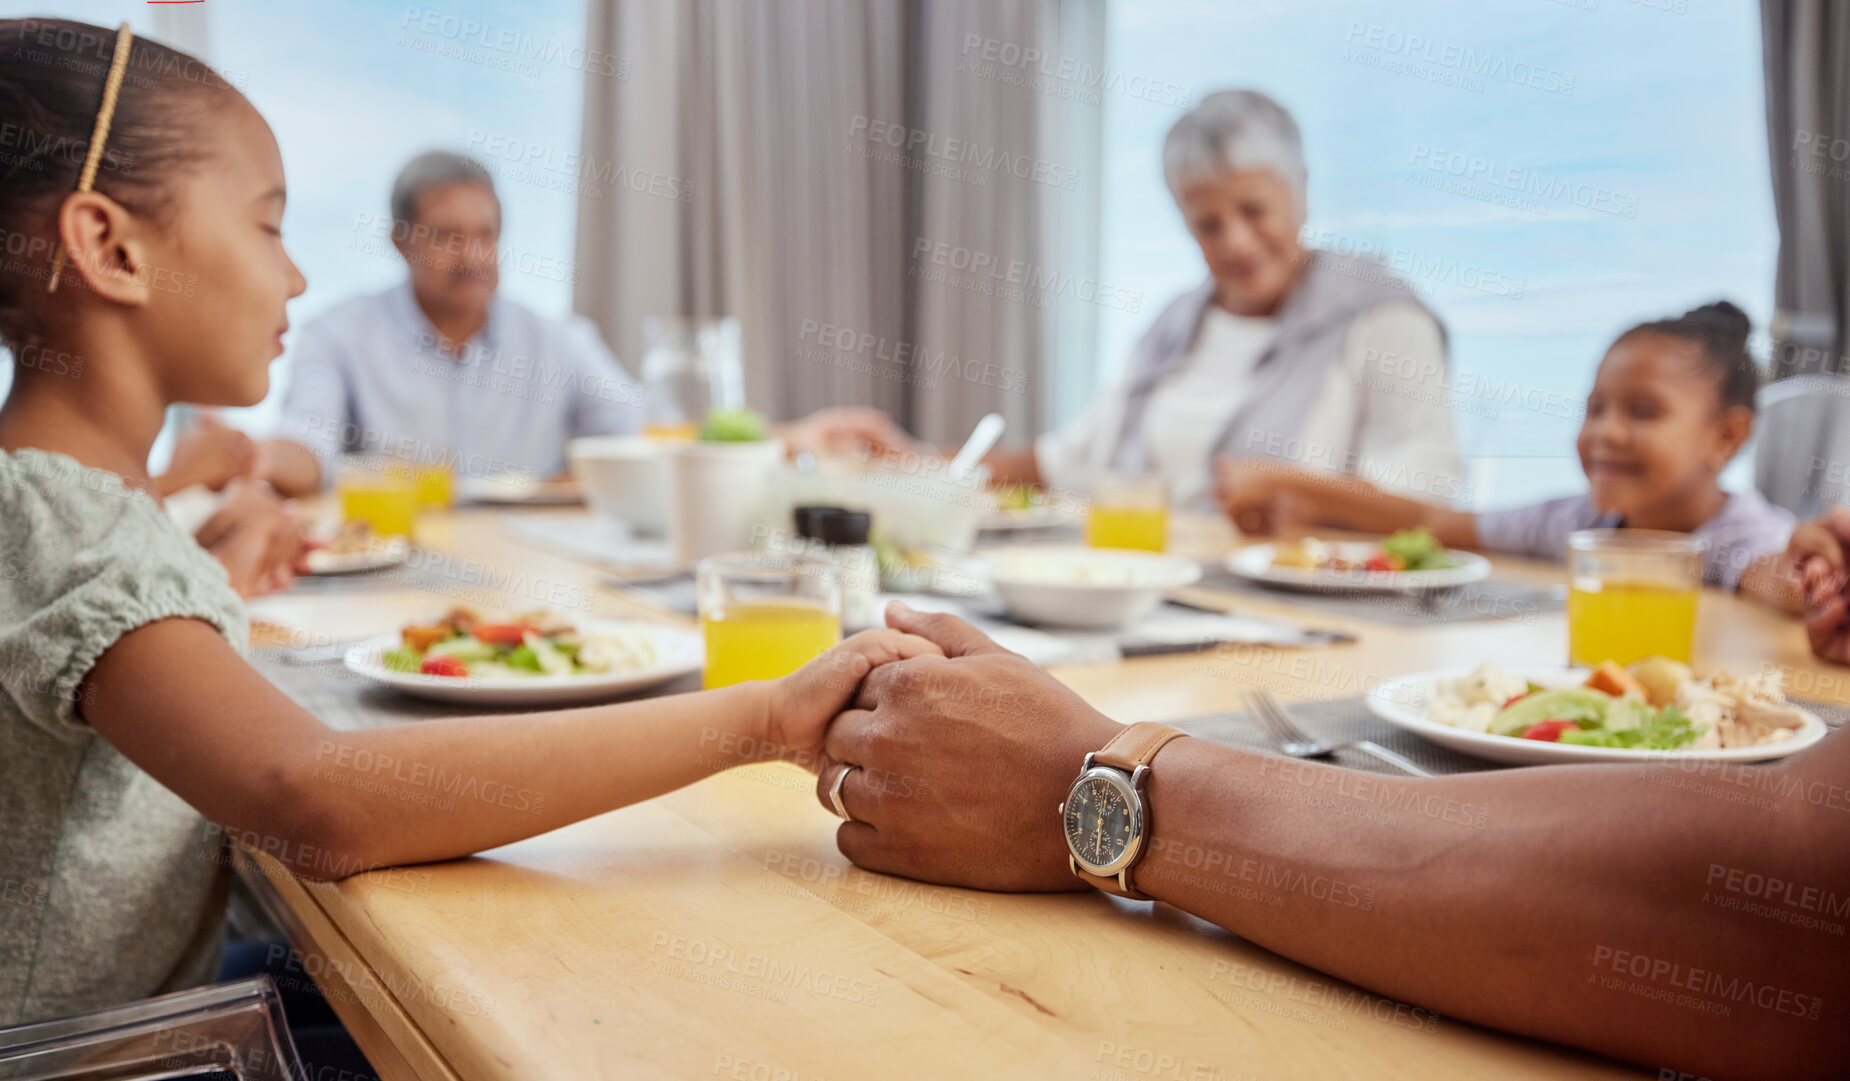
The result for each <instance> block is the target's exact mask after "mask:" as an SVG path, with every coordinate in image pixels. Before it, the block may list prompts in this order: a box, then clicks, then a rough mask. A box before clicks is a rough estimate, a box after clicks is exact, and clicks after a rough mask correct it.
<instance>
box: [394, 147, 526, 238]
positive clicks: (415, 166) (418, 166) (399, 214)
mask: <svg viewBox="0 0 1850 1081" xmlns="http://www.w3.org/2000/svg"><path fill="white" fill-rule="evenodd" d="M445 184H480V185H482V186H483V187H484V188H487V189H488V194H490V195H494V196H495V208H496V209H497V210H499V209H500V207H501V197H500V196H499V195H495V178H494V175H493V174H492V173H490V172H489V171H488V169H487V167H486V166H484V165H483V164H482V163H481V162H479V161H476V160H475V159H474V158H472V157H469V156H468V155H466V154H453V153H451V152H450V151H448V150H426V151H425V152H424V153H422V154H419V155H418V156H417V157H415V158H412V159H411V160H410V161H408V162H406V163H405V167H404V168H403V169H400V170H399V171H398V179H397V180H394V181H392V223H393V225H394V226H397V227H404V228H409V227H410V226H411V219H412V218H414V217H415V216H416V215H417V212H418V196H420V195H422V194H424V192H425V190H426V189H429V188H436V187H442V186H443V185H445Z"/></svg>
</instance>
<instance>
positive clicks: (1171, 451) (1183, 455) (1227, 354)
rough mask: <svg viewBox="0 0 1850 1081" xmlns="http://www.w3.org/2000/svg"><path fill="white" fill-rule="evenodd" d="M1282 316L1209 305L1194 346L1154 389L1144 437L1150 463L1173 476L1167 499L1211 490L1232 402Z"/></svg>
mask: <svg viewBox="0 0 1850 1081" xmlns="http://www.w3.org/2000/svg"><path fill="white" fill-rule="evenodd" d="M1277 325H1278V321H1277V320H1276V319H1271V318H1256V317H1253V316H1247V315H1235V314H1233V313H1232V312H1230V311H1228V310H1227V309H1225V308H1223V307H1221V306H1220V305H1218V304H1210V305H1208V310H1207V313H1206V314H1205V315H1203V316H1202V318H1201V328H1200V329H1199V330H1198V331H1196V333H1195V345H1194V348H1193V349H1191V350H1189V354H1188V358H1187V359H1186V360H1184V361H1183V363H1182V367H1181V369H1180V370H1179V371H1177V372H1176V373H1175V374H1174V375H1172V376H1170V377H1169V378H1168V379H1165V380H1163V381H1162V382H1161V383H1160V384H1158V385H1157V387H1156V389H1155V390H1154V391H1152V392H1151V394H1150V405H1149V415H1148V416H1147V417H1145V419H1144V425H1143V430H1144V442H1145V443H1146V444H1147V445H1148V449H1149V452H1150V462H1151V464H1152V465H1153V466H1154V467H1155V468H1156V470H1157V471H1158V472H1160V473H1162V474H1163V475H1164V476H1166V477H1169V478H1170V491H1169V498H1170V499H1172V500H1174V501H1175V503H1176V504H1177V505H1179V506H1188V505H1191V504H1194V503H1196V502H1197V501H1198V500H1200V499H1202V498H1204V497H1206V498H1211V497H1212V495H1213V493H1212V492H1211V491H1209V490H1208V486H1209V484H1210V478H1209V476H1208V468H1207V465H1206V463H1207V462H1208V460H1209V458H1210V457H1211V455H1212V454H1213V451H1214V440H1215V437H1217V436H1219V435H1220V429H1221V422H1222V421H1223V420H1224V419H1225V418H1226V416H1227V406H1228V403H1229V402H1234V401H1238V400H1239V399H1240V398H1243V397H1245V395H1246V382H1247V379H1248V378H1249V377H1250V376H1251V375H1252V373H1253V365H1254V364H1255V363H1257V362H1258V360H1259V356H1260V354H1261V353H1263V352H1265V347H1266V343H1267V342H1269V341H1271V340H1272V331H1273V330H1274V329H1276V327H1277Z"/></svg>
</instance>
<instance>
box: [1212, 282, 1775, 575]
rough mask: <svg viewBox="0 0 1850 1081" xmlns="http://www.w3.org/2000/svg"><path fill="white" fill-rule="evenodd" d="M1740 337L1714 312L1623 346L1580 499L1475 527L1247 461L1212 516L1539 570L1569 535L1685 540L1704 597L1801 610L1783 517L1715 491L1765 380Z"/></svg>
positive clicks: (1364, 487) (1668, 322)
mask: <svg viewBox="0 0 1850 1081" xmlns="http://www.w3.org/2000/svg"><path fill="white" fill-rule="evenodd" d="M1748 329H1749V323H1748V319H1747V316H1746V315H1745V314H1743V313H1742V311H1741V309H1739V308H1737V307H1735V306H1734V305H1733V304H1730V303H1728V302H1727V301H1717V302H1716V303H1714V304H1708V305H1704V306H1703V307H1700V308H1697V309H1695V310H1694V311H1691V312H1688V313H1686V314H1684V315H1682V316H1679V317H1677V318H1675V319H1662V320H1659V321H1657V322H1654V323H1643V324H1640V325H1639V326H1635V327H1633V328H1632V329H1630V330H1628V331H1626V332H1625V333H1624V334H1621V335H1619V338H1618V340H1617V341H1615V342H1613V343H1612V347H1611V348H1610V349H1608V350H1607V351H1606V357H1605V359H1604V360H1602V361H1601V362H1600V367H1599V372H1598V373H1597V374H1596V375H1595V376H1594V379H1593V389H1592V391H1591V392H1589V393H1588V395H1587V412H1586V417H1585V419H1584V420H1583V421H1582V423H1581V426H1580V437H1579V439H1578V441H1577V444H1576V446H1577V449H1578V450H1579V452H1580V467H1581V469H1582V470H1583V471H1584V472H1585V473H1586V475H1587V484H1588V490H1587V491H1586V492H1585V493H1583V494H1581V495H1574V496H1565V497H1563V498H1560V499H1551V500H1548V501H1547V502H1543V503H1536V504H1533V505H1531V506H1526V507H1514V508H1510V509H1508V510H1496V511H1485V512H1481V513H1472V512H1469V511H1460V510H1453V509H1452V508H1450V507H1445V506H1440V505H1436V504H1432V503H1425V502H1421V501H1419V500H1416V499H1409V498H1406V497H1404V496H1398V495H1390V494H1388V493H1386V492H1383V491H1381V490H1379V489H1377V488H1375V487H1373V486H1371V485H1369V484H1367V483H1366V482H1363V481H1358V480H1356V479H1354V478H1347V477H1336V476H1331V475H1328V474H1321V473H1312V472H1309V471H1307V470H1302V469H1297V468H1294V467H1291V466H1284V465H1279V464H1276V463H1272V462H1266V461H1260V460H1247V461H1240V462H1233V461H1223V462H1221V463H1220V464H1219V473H1220V478H1219V479H1220V493H1219V494H1220V501H1221V505H1222V506H1223V507H1224V508H1225V509H1226V511H1227V513H1228V515H1229V517H1231V518H1232V519H1233V523H1234V525H1236V526H1238V527H1239V528H1240V529H1241V530H1243V531H1245V532H1253V533H1262V532H1268V531H1271V530H1272V529H1275V528H1277V527H1278V526H1280V525H1281V524H1284V523H1285V522H1287V521H1289V522H1293V523H1296V524H1302V525H1325V526H1337V527H1342V528H1350V529H1361V530H1368V531H1371V532H1382V533H1385V532H1390V531H1392V530H1396V529H1408V528H1413V527H1418V526H1423V527H1425V528H1426V529H1429V530H1431V531H1432V533H1433V535H1434V536H1436V537H1437V538H1438V539H1439V541H1440V542H1441V543H1442V544H1445V545H1448V546H1451V547H1463V548H1487V549H1490V550H1492V551H1500V552H1509V553H1511V554H1513V555H1522V556H1530V557H1534V558H1542V559H1561V558H1563V557H1564V556H1565V555H1566V551H1567V535H1568V534H1569V533H1571V532H1573V531H1574V530H1577V529H1593V528H1597V527H1602V526H1627V527H1631V528H1636V529H1662V530H1671V531H1674V532H1678V533H1690V534H1694V535H1695V536H1698V537H1701V538H1703V539H1704V540H1706V541H1708V542H1709V546H1708V550H1707V552H1706V554H1705V555H1704V557H1703V572H1704V577H1705V578H1706V579H1707V581H1708V582H1709V583H1710V584H1712V585H1719V586H1721V587H1723V588H1725V589H1736V588H1739V589H1742V590H1744V591H1747V592H1750V593H1752V594H1753V595H1755V596H1758V597H1760V598H1761V599H1763V600H1766V601H1768V602H1769V603H1772V604H1777V605H1780V606H1781V607H1786V608H1791V609H1795V610H1796V609H1797V608H1798V607H1799V603H1800V597H1799V594H1798V591H1797V589H1796V588H1795V587H1794V585H1793V584H1792V579H1791V577H1790V575H1789V574H1788V573H1787V564H1786V561H1784V560H1782V559H1781V558H1780V554H1781V553H1782V551H1783V550H1784V549H1785V547H1786V542H1787V539H1788V537H1790V536H1791V534H1792V530H1793V517H1792V515H1791V514H1789V513H1787V512H1786V511H1785V510H1782V509H1780V508H1777V507H1774V506H1771V505H1770V504H1768V503H1767V502H1766V500H1764V499H1762V498H1761V497H1760V495H1759V493H1757V492H1754V491H1752V490H1748V491H1744V492H1733V493H1730V492H1725V491H1723V490H1722V488H1721V486H1720V485H1719V484H1718V483H1717V478H1719V477H1720V476H1721V471H1722V469H1723V467H1725V466H1726V465H1727V464H1728V462H1729V461H1730V460H1731V459H1733V457H1734V456H1735V453H1736V452H1737V451H1739V450H1740V449H1741V445H1742V444H1743V443H1745V442H1746V441H1747V437H1748V436H1749V435H1750V434H1752V432H1753V427H1754V394H1755V392H1756V391H1757V390H1758V389H1759V382H1760V380H1759V371H1758V369H1757V368H1756V367H1755V365H1754V362H1753V358H1752V357H1750V356H1749V355H1748V353H1747V332H1748Z"/></svg>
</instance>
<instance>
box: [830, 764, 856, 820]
mask: <svg viewBox="0 0 1850 1081" xmlns="http://www.w3.org/2000/svg"><path fill="white" fill-rule="evenodd" d="M860 768H861V767H859V766H857V765H855V764H853V763H852V762H848V763H843V765H842V771H841V772H840V773H837V774H836V775H835V783H834V784H833V785H830V786H829V802H830V803H832V804H834V805H835V813H836V814H837V815H839V816H840V817H841V820H842V821H843V822H853V821H855V817H854V816H853V815H851V814H849V813H848V808H847V805H846V804H844V803H842V801H841V786H842V782H843V781H845V780H847V779H848V775H849V774H850V773H853V772H854V771H855V770H857V769H860Z"/></svg>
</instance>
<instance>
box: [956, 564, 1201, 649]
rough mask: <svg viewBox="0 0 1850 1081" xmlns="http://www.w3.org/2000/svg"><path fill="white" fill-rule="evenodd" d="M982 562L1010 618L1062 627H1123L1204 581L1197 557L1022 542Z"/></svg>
mask: <svg viewBox="0 0 1850 1081" xmlns="http://www.w3.org/2000/svg"><path fill="white" fill-rule="evenodd" d="M982 558H983V561H984V563H985V564H986V565H987V568H988V571H989V579H990V582H991V583H992V584H993V585H994V586H995V589H996V594H997V595H998V596H1000V597H1001V598H1002V606H1003V607H1004V608H1006V609H1007V610H1008V613H1009V615H1011V616H1013V617H1014V618H1016V619H1018V620H1021V621H1022V622H1025V623H1043V624H1047V625H1049V626H1055V627H1082V628H1087V629H1099V628H1108V627H1121V626H1123V625H1125V624H1127V623H1132V622H1135V621H1136V620H1139V619H1142V618H1143V617H1144V616H1147V615H1149V614H1150V613H1151V612H1153V611H1155V610H1156V606H1157V605H1158V604H1161V603H1162V600H1163V591H1164V590H1167V589H1175V588H1177V587H1179V586H1185V585H1189V584H1190V583H1192V582H1194V581H1196V580H1197V579H1199V578H1200V577H1201V565H1200V564H1198V563H1196V562H1195V561H1194V560H1192V559H1183V558H1182V557H1180V556H1172V555H1163V554H1161V553H1158V552H1138V551H1132V550H1130V549H1123V548H1086V547H1081V546H1078V545H1045V546H1043V545H1021V546H1010V547H1008V548H999V549H992V550H990V551H988V552H985V553H982Z"/></svg>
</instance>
